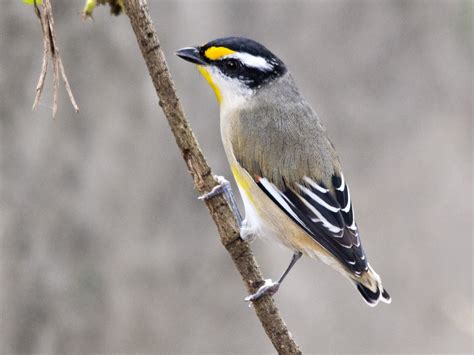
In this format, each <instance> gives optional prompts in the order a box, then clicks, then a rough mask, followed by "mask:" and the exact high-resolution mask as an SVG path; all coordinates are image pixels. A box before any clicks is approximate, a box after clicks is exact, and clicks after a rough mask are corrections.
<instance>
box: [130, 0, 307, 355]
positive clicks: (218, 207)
mask: <svg viewBox="0 0 474 355" xmlns="http://www.w3.org/2000/svg"><path fill="white" fill-rule="evenodd" d="M124 3H125V10H126V11H125V12H126V14H127V15H128V17H129V18H130V23H131V25H132V28H133V30H134V32H135V35H136V37H137V41H138V45H139V47H140V50H141V52H142V55H143V58H144V60H145V62H146V65H147V67H148V71H149V74H150V76H151V79H152V81H153V85H154V86H155V90H156V92H157V94H158V97H159V100H160V101H159V104H160V106H161V108H162V109H163V112H164V114H165V116H166V118H167V120H168V123H169V125H170V128H171V130H172V132H173V134H174V137H175V139H176V144H177V145H178V147H179V149H180V150H181V153H182V155H183V159H184V161H185V162H186V165H187V167H188V169H189V171H190V173H191V175H192V177H193V180H194V185H195V188H196V189H197V190H198V191H199V192H200V193H204V192H208V191H210V190H211V189H212V188H213V187H215V186H216V182H215V181H214V179H213V177H212V173H211V168H210V167H209V165H208V164H207V162H206V160H205V158H204V156H203V154H202V151H201V149H200V148H199V145H198V143H197V140H196V138H195V137H194V134H193V132H192V130H191V128H190V126H189V123H188V121H187V119H186V117H185V114H184V112H183V108H182V107H181V104H180V102H179V99H178V97H177V94H176V90H175V87H174V83H173V80H172V79H171V75H170V73H169V70H168V66H167V64H166V60H165V56H164V53H163V51H162V50H161V46H160V42H159V40H158V36H157V34H156V31H155V28H154V26H153V23H152V21H151V18H150V14H149V12H148V5H147V2H146V0H125V1H124ZM206 206H207V208H208V209H209V212H210V214H211V216H212V218H213V220H214V222H215V224H216V226H217V229H218V231H219V235H220V239H221V242H222V244H223V245H224V246H225V248H226V249H227V251H228V252H229V253H230V255H231V257H232V260H233V261H234V264H235V266H236V268H237V269H238V271H239V272H240V274H241V276H242V279H243V281H244V282H245V285H246V287H247V290H248V292H254V291H255V290H256V289H258V287H260V286H261V285H262V284H263V280H262V274H261V272H260V270H259V267H258V265H257V263H256V261H255V258H254V257H253V254H252V250H251V249H250V247H249V245H248V243H246V242H244V241H243V240H242V239H241V238H240V236H239V231H238V228H237V225H236V222H235V219H234V217H233V214H232V211H231V210H230V207H229V205H228V204H227V202H226V200H225V198H224V197H223V196H222V195H221V196H217V197H214V198H212V199H210V200H207V201H206ZM253 305H254V308H255V312H256V313H257V316H258V318H259V319H260V322H261V324H262V327H263V328H264V330H265V332H266V333H267V335H268V337H269V338H270V340H271V342H272V344H273V346H274V347H275V349H276V350H277V351H278V353H280V354H301V351H300V349H299V347H298V345H296V343H295V342H294V340H293V338H292V336H291V334H290V332H289V330H288V328H287V326H286V324H285V322H284V321H283V319H282V317H281V315H280V312H279V310H278V308H277V306H276V305H275V302H274V301H273V299H272V297H271V296H268V295H266V296H263V297H262V298H261V299H259V300H258V301H256V302H255V303H254V304H253Z"/></svg>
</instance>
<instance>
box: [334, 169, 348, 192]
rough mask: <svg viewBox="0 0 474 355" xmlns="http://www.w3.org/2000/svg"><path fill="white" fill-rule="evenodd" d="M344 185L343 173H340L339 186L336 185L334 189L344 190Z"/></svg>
mask: <svg viewBox="0 0 474 355" xmlns="http://www.w3.org/2000/svg"><path fill="white" fill-rule="evenodd" d="M345 186H346V183H345V182H344V175H342V173H341V186H339V187H336V190H339V191H344V187H345Z"/></svg>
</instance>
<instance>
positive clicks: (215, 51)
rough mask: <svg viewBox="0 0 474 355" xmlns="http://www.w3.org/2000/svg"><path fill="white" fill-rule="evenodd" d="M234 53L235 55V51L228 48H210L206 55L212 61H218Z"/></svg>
mask: <svg viewBox="0 0 474 355" xmlns="http://www.w3.org/2000/svg"><path fill="white" fill-rule="evenodd" d="M232 53H235V51H233V50H232V49H229V48H226V47H210V48H208V49H206V51H205V52H204V55H205V56H206V57H207V58H208V59H210V60H216V59H219V58H221V57H223V56H225V55H229V54H232Z"/></svg>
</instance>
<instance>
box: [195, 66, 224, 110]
mask: <svg viewBox="0 0 474 355" xmlns="http://www.w3.org/2000/svg"><path fill="white" fill-rule="evenodd" d="M197 68H198V70H199V72H200V73H201V74H202V76H203V77H204V78H205V79H206V81H207V82H208V83H209V85H211V88H212V90H214V93H215V94H216V98H217V102H218V103H219V104H220V103H221V100H222V96H221V91H220V90H219V88H218V87H217V85H216V83H215V82H214V81H213V80H212V78H211V75H210V74H209V72H208V71H207V69H206V68H204V67H203V66H202V65H198V66H197Z"/></svg>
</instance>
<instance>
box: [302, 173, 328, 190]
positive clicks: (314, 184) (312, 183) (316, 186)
mask: <svg viewBox="0 0 474 355" xmlns="http://www.w3.org/2000/svg"><path fill="white" fill-rule="evenodd" d="M303 180H304V181H306V182H307V183H308V184H310V185H311V187H314V188H315V189H316V190H318V191H319V192H322V193H323V194H325V193H326V192H328V191H329V190H328V189H325V188H324V187H321V186H319V185H318V184H316V183H315V182H314V181H313V180H312V179H311V178H309V177H307V176H305V177H303Z"/></svg>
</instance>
